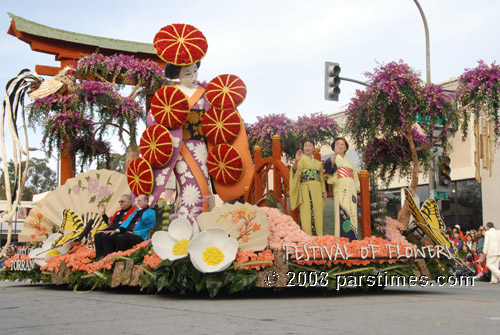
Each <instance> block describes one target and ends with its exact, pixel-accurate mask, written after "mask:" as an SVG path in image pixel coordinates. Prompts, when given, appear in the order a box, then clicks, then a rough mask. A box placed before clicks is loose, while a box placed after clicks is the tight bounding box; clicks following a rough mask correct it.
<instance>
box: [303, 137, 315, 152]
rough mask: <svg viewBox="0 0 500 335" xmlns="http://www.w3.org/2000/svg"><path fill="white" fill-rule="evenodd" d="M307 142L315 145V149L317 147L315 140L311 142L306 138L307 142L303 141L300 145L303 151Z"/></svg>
mask: <svg viewBox="0 0 500 335" xmlns="http://www.w3.org/2000/svg"><path fill="white" fill-rule="evenodd" d="M306 142H311V143H312V145H313V147H315V146H316V144H315V143H314V141H313V140H310V139H308V138H306V139H305V140H303V141H302V142H301V143H300V147H301V148H302V150H303V149H304V144H306Z"/></svg>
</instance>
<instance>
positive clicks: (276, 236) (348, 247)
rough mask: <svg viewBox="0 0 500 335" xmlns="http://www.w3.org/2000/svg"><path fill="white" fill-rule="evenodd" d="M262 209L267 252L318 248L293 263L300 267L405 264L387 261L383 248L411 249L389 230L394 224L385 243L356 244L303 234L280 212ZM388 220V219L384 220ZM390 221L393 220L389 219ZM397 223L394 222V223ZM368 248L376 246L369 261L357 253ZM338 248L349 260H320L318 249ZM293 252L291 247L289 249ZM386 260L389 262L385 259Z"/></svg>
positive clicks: (376, 239) (386, 250) (368, 240)
mask: <svg viewBox="0 0 500 335" xmlns="http://www.w3.org/2000/svg"><path fill="white" fill-rule="evenodd" d="M262 210H263V211H264V213H265V214H266V216H267V218H268V220H269V231H270V234H269V236H268V238H267V241H268V247H269V248H270V249H277V250H281V249H283V248H284V246H285V245H287V246H289V247H290V246H305V245H306V244H307V245H309V246H315V247H319V248H316V249H315V250H314V252H313V253H312V254H310V255H309V256H310V260H308V261H305V260H296V261H295V262H297V263H298V264H302V265H323V264H327V265H328V266H330V267H331V266H332V265H333V264H346V265H347V266H359V265H368V264H370V263H373V262H376V263H380V264H382V263H385V262H388V263H396V262H405V261H407V259H404V258H400V259H397V258H390V250H389V248H387V245H392V246H393V247H394V248H393V250H394V249H395V248H396V247H397V245H399V247H400V248H401V249H402V250H404V248H405V247H407V246H408V247H413V246H414V245H412V244H410V243H408V241H406V239H405V238H404V237H403V236H402V235H401V233H399V235H398V234H396V232H395V231H394V230H393V227H394V226H395V224H394V223H393V224H392V225H391V228H390V232H391V233H392V236H391V238H392V240H391V241H387V240H384V239H382V238H380V237H377V236H369V237H366V238H364V239H363V240H359V241H352V242H349V240H348V239H347V238H343V237H340V238H339V237H336V236H333V235H324V236H311V235H308V234H306V233H305V232H303V231H302V230H301V229H300V227H299V225H298V224H297V223H295V221H294V220H293V219H292V217H290V216H288V215H286V214H283V213H281V212H280V211H279V210H278V209H276V208H268V207H263V208H262ZM386 219H390V218H386ZM393 221H394V220H393ZM396 222H397V221H396ZM369 246H377V250H378V254H377V258H376V259H372V258H370V257H366V258H365V259H362V257H361V250H362V248H365V249H366V248H368V247H369ZM337 247H338V248H340V250H342V251H343V252H347V253H348V254H350V255H351V256H350V258H351V259H342V258H338V259H337V260H331V261H330V260H328V259H321V258H323V256H324V255H323V254H322V253H321V249H323V248H326V249H327V250H331V249H332V248H334V249H335V248H337ZM292 249H293V248H292ZM290 257H291V259H293V258H294V257H295V255H294V253H293V252H292V254H291V255H290ZM314 257H315V258H317V259H313V258H314ZM389 258H390V259H389Z"/></svg>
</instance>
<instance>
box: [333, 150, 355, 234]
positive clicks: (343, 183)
mask: <svg viewBox="0 0 500 335" xmlns="http://www.w3.org/2000/svg"><path fill="white" fill-rule="evenodd" d="M334 171H335V172H334V173H333V175H331V176H329V177H328V180H327V183H328V184H332V185H333V204H334V210H335V226H334V227H335V228H334V229H335V230H334V231H335V235H336V236H339V237H347V238H349V241H352V240H357V239H360V238H361V231H360V229H359V226H358V197H357V195H358V192H359V187H360V185H359V178H358V172H357V171H356V167H355V166H354V163H353V162H351V160H350V159H349V158H347V157H342V156H340V155H337V157H336V158H335V167H334Z"/></svg>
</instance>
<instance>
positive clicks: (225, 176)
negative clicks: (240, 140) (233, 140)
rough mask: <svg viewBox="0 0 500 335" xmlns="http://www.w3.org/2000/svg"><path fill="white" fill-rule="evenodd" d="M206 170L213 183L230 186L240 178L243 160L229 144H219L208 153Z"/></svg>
mask: <svg viewBox="0 0 500 335" xmlns="http://www.w3.org/2000/svg"><path fill="white" fill-rule="evenodd" d="M207 168H208V173H209V174H210V176H211V177H212V178H214V179H215V181H217V182H218V183H221V184H223V185H231V184H234V183H235V182H237V181H238V180H239V179H240V178H241V175H242V173H243V160H242V159H241V156H240V153H239V152H238V150H236V148H234V147H233V146H231V145H229V144H219V145H216V146H215V147H213V148H212V150H210V152H209V153H208V157H207Z"/></svg>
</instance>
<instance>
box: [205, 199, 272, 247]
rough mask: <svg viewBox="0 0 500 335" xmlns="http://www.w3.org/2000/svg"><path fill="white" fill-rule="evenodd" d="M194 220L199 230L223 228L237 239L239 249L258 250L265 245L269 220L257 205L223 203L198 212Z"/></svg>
mask: <svg viewBox="0 0 500 335" xmlns="http://www.w3.org/2000/svg"><path fill="white" fill-rule="evenodd" d="M196 220H197V221H198V225H199V226H200V230H201V231H204V230H206V229H208V228H212V227H220V228H224V229H225V230H226V231H227V232H228V233H229V235H231V237H232V238H234V239H236V240H237V241H238V248H239V249H241V250H254V251H260V250H264V249H265V248H266V247H267V237H268V236H269V221H268V220H267V216H266V215H265V213H264V212H263V211H262V210H261V209H260V208H259V207H258V206H254V205H250V204H248V203H244V204H242V203H239V202H237V203H235V204H225V205H224V206H222V207H216V208H214V210H212V211H210V212H205V213H202V214H200V215H199V216H198V217H197V219H196Z"/></svg>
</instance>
